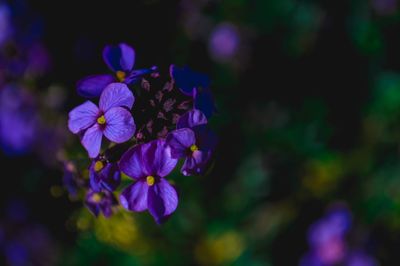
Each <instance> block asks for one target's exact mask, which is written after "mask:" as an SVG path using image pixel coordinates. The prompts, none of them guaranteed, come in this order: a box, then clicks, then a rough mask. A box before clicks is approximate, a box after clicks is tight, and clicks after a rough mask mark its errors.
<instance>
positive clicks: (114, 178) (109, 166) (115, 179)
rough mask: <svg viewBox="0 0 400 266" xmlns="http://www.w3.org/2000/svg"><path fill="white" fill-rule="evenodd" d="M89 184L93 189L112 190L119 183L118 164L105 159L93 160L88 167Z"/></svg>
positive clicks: (98, 190)
mask: <svg viewBox="0 0 400 266" xmlns="http://www.w3.org/2000/svg"><path fill="white" fill-rule="evenodd" d="M89 179H90V186H91V188H92V190H93V191H95V192H100V191H101V190H102V189H106V190H109V191H114V190H115V189H116V188H117V187H118V186H119V184H120V183H121V172H120V171H119V168H118V164H116V163H110V162H108V161H107V160H105V159H98V160H93V162H92V164H91V165H90V168H89Z"/></svg>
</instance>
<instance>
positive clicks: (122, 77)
mask: <svg viewBox="0 0 400 266" xmlns="http://www.w3.org/2000/svg"><path fill="white" fill-rule="evenodd" d="M116 76H117V79H118V80H119V81H120V82H122V81H124V80H125V76H126V74H125V72H124V71H120V70H118V71H117V73H116Z"/></svg>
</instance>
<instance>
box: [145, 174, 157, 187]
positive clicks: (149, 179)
mask: <svg viewBox="0 0 400 266" xmlns="http://www.w3.org/2000/svg"><path fill="white" fill-rule="evenodd" d="M155 181H156V180H155V179H154V176H151V175H149V176H148V177H146V182H147V185H149V186H152V185H154V183H155Z"/></svg>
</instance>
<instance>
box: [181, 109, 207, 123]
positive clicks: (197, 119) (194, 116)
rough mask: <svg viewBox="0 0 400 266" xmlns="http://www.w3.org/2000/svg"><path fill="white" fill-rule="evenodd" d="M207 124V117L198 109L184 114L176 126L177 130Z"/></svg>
mask: <svg viewBox="0 0 400 266" xmlns="http://www.w3.org/2000/svg"><path fill="white" fill-rule="evenodd" d="M205 124H207V117H206V116H205V115H204V114H203V112H201V111H200V110H197V109H192V110H190V111H188V112H186V113H185V114H183V115H182V116H181V117H180V118H179V120H178V123H177V124H176V128H185V127H188V128H192V127H194V126H199V125H205Z"/></svg>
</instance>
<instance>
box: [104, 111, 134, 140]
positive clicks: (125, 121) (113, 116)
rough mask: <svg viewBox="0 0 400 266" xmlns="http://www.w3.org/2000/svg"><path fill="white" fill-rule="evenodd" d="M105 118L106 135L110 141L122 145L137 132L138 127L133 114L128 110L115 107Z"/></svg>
mask: <svg viewBox="0 0 400 266" xmlns="http://www.w3.org/2000/svg"><path fill="white" fill-rule="evenodd" d="M104 117H105V119H106V127H105V129H104V135H105V136H106V137H107V138H108V139H109V140H111V141H113V142H116V143H122V142H125V141H128V140H129V139H130V138H132V136H133V134H134V133H135V130H136V125H135V122H134V121H133V118H132V115H131V113H129V112H128V111H127V110H126V109H124V108H122V107H113V108H111V109H109V110H108V111H107V112H106V113H105V114H104Z"/></svg>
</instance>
